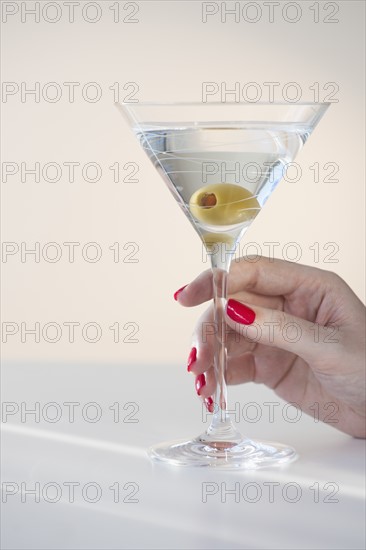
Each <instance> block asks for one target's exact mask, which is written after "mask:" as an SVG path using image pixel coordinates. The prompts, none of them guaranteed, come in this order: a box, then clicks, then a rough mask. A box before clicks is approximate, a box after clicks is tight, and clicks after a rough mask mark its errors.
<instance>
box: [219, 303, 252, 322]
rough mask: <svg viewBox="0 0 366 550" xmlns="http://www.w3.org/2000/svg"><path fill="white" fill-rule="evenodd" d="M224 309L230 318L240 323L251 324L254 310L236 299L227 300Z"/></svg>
mask: <svg viewBox="0 0 366 550" xmlns="http://www.w3.org/2000/svg"><path fill="white" fill-rule="evenodd" d="M226 311H227V314H228V316H229V317H230V319H232V320H233V321H236V322H237V323H240V324H241V325H251V324H252V323H253V322H254V319H255V313H254V311H253V310H252V309H250V307H248V306H245V305H244V304H242V303H241V302H237V301H236V300H231V299H230V300H228V303H227V306H226Z"/></svg>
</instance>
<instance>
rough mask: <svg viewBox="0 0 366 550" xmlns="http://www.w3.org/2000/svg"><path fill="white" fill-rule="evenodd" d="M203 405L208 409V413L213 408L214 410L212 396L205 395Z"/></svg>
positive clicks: (211, 411)
mask: <svg viewBox="0 0 366 550" xmlns="http://www.w3.org/2000/svg"><path fill="white" fill-rule="evenodd" d="M205 405H206V409H207V410H208V412H209V413H213V410H214V402H213V399H212V397H206V399H205Z"/></svg>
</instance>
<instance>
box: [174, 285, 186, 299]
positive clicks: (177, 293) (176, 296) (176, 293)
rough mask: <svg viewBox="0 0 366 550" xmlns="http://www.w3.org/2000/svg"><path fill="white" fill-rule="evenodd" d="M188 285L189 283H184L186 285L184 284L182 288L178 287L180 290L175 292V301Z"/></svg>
mask: <svg viewBox="0 0 366 550" xmlns="http://www.w3.org/2000/svg"><path fill="white" fill-rule="evenodd" d="M186 286H188V285H184V286H182V288H178V290H177V291H176V292H174V300H175V301H177V300H178V296H179V294H180V293H181V292H182V290H184V289H185V288H186Z"/></svg>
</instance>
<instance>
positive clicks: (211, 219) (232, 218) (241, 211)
mask: <svg viewBox="0 0 366 550" xmlns="http://www.w3.org/2000/svg"><path fill="white" fill-rule="evenodd" d="M189 209H190V211H191V214H192V215H193V216H194V217H195V218H196V219H197V220H198V221H200V222H203V223H206V224H210V225H232V224H236V223H243V222H245V221H249V220H251V219H253V218H255V216H256V215H257V214H258V212H259V210H260V205H259V203H258V201H257V199H256V198H255V197H253V195H252V194H251V193H250V191H248V190H247V189H245V188H244V187H241V186H240V185H234V184H232V183H214V184H212V185H206V186H205V187H201V188H200V189H198V191H196V192H195V193H193V195H192V196H191V199H190V201H189Z"/></svg>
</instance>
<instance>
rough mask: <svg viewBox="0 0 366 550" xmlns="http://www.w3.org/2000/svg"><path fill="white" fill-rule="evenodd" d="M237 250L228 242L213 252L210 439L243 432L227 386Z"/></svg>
mask: <svg viewBox="0 0 366 550" xmlns="http://www.w3.org/2000/svg"><path fill="white" fill-rule="evenodd" d="M233 254H234V250H228V247H227V245H226V244H225V243H222V244H218V245H216V246H215V247H214V250H213V251H212V253H211V255H210V256H211V268H212V273H213V295H214V297H213V299H214V331H215V344H214V369H215V376H216V382H217V386H216V392H215V398H214V412H213V416H212V422H211V426H210V428H209V429H208V431H207V434H208V435H209V436H210V438H214V439H216V440H221V441H228V442H234V441H235V440H236V439H240V435H239V434H238V432H237V431H236V430H235V429H234V427H233V425H232V422H231V419H230V416H229V413H228V400H227V388H226V366H227V336H228V333H227V325H226V320H225V312H226V303H227V279H228V273H229V269H230V264H231V260H232V257H233Z"/></svg>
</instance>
